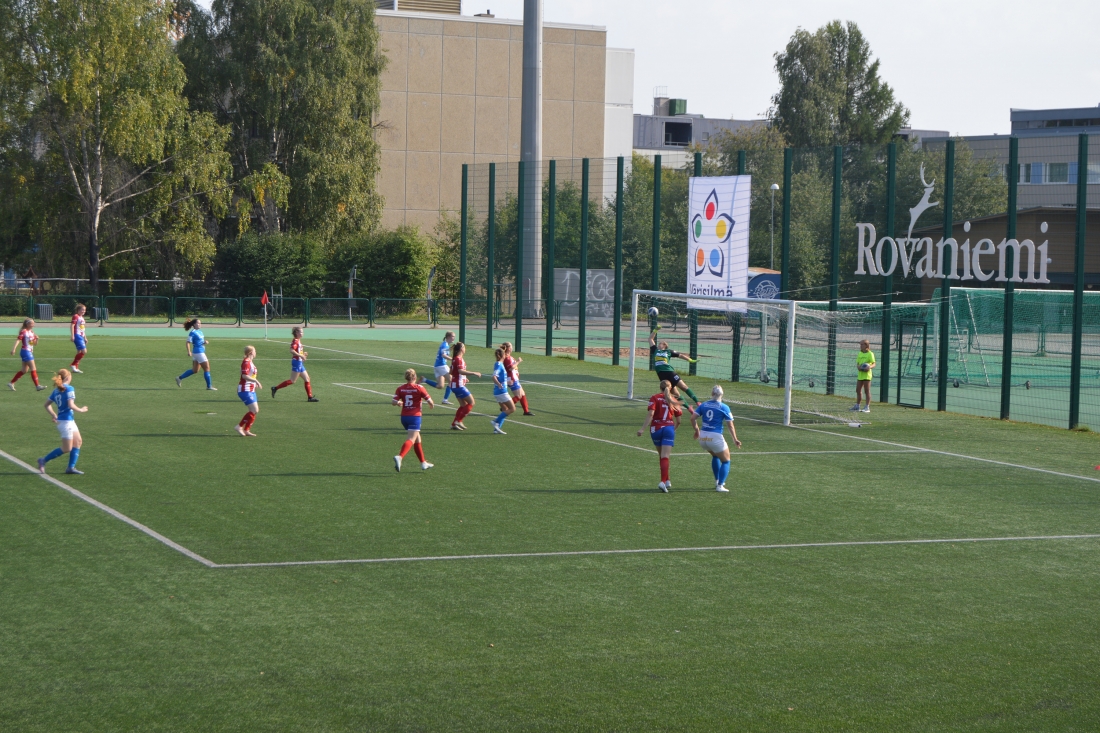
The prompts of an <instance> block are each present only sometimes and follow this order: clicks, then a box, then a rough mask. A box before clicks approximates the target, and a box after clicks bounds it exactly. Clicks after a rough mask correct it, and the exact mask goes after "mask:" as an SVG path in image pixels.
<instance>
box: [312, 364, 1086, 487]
mask: <svg viewBox="0 0 1100 733" xmlns="http://www.w3.org/2000/svg"><path fill="white" fill-rule="evenodd" d="M315 348H318V349H322V350H325V351H335V352H336V353H340V354H349V355H352V356H368V357H370V358H374V359H380V360H383V361H392V362H398V363H401V364H417V365H418V366H428V365H427V364H418V363H417V362H411V361H403V360H401V359H388V358H386V357H381V356H378V357H375V356H372V355H370V354H359V353H356V352H353V351H337V350H336V349H324V348H323V347H315ZM530 384H540V385H541V386H546V387H554V388H557V389H566V390H570V391H574V392H584V393H585V394H591V395H598V396H601V397H609V398H611V399H615V400H626V399H628V398H626V397H623V396H620V395H613V394H607V393H606V392H593V391H589V390H584V389H577V388H575V387H563V386H561V385H556V384H543V383H541V382H530ZM634 401H639V400H634ZM741 419H743V420H749V421H751V422H758V423H763V424H765V425H781V423H777V422H773V421H771V420H760V419H757V418H751V417H744V416H741ZM519 424H523V423H519ZM789 427H791V428H794V429H795V430H806V431H808V432H811V433H821V434H824V435H835V436H837V437H840V438H851V439H853V440H863V441H867V442H870V443H877V444H880V445H889V446H892V447H894V448H907V449H909V450H913V451H920V452H924V453H932V454H935V455H940V456H949V457H951V458H961V459H963V460H968V461H978V462H979V463H991V464H994V465H998V466H1004V467H1006V468H1018V469H1020V470H1023V471H1034V472H1036V473H1043V474H1047V475H1049V476H1061V477H1063V478H1073V479H1079V480H1081V481H1091V482H1093V483H1100V478H1091V477H1089V476H1081V475H1078V474H1073V473H1062V472H1061V471H1052V470H1050V469H1046V468H1036V467H1035V466H1025V465H1023V464H1019V463H1009V462H1007V461H997V460H994V459H992V458H979V457H978V456H971V455H967V454H965V453H952V452H950V451H942V450H935V449H934V448H921V447H920V446H916V445H907V444H905V443H895V442H891V441H888V440H877V439H875V438H864V437H862V436H859V435H849V434H847V433H834V432H833V431H831V430H817V429H815V428H807V427H802V426H800V425H791V426H789ZM547 429H549V428H547ZM605 442H610V441H605ZM631 447H634V448H637V446H631ZM638 450H646V449H644V448H638ZM646 452H650V451H648V450H647V451H646Z"/></svg>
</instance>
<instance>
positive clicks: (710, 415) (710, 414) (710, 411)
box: [707, 410, 714, 420]
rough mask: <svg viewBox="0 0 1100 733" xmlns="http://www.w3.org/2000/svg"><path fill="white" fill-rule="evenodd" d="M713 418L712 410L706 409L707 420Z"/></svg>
mask: <svg viewBox="0 0 1100 733" xmlns="http://www.w3.org/2000/svg"><path fill="white" fill-rule="evenodd" d="M713 419H714V410H707V420H713Z"/></svg>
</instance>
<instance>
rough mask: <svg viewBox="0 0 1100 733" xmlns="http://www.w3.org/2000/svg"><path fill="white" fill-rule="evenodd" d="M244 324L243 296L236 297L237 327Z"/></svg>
mask: <svg viewBox="0 0 1100 733" xmlns="http://www.w3.org/2000/svg"><path fill="white" fill-rule="evenodd" d="M243 324H244V298H237V328H240V327H241V326H242V325H243Z"/></svg>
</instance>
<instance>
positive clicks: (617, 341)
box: [611, 155, 634, 366]
mask: <svg viewBox="0 0 1100 733" xmlns="http://www.w3.org/2000/svg"><path fill="white" fill-rule="evenodd" d="M625 168H626V160H625V159H624V158H623V156H621V155H620V156H619V161H618V165H617V166H616V174H615V308H614V312H615V315H614V318H615V322H614V323H613V324H612V325H611V363H612V364H613V365H615V366H618V365H619V348H620V345H621V339H622V334H621V333H620V331H621V329H620V326H621V325H622V320H623V178H624V171H625ZM630 347H631V348H634V344H631V345H630Z"/></svg>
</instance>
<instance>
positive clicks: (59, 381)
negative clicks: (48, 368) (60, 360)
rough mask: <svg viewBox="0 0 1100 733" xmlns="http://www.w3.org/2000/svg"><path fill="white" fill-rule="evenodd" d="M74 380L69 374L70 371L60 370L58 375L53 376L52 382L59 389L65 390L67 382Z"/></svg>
mask: <svg viewBox="0 0 1100 733" xmlns="http://www.w3.org/2000/svg"><path fill="white" fill-rule="evenodd" d="M72 378H73V375H72V374H70V373H69V370H68V369H58V370H57V374H55V375H53V377H51V380H52V381H53V384H54V386H55V387H57V388H58V389H65V382H66V381H68V380H70V379H72Z"/></svg>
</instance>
